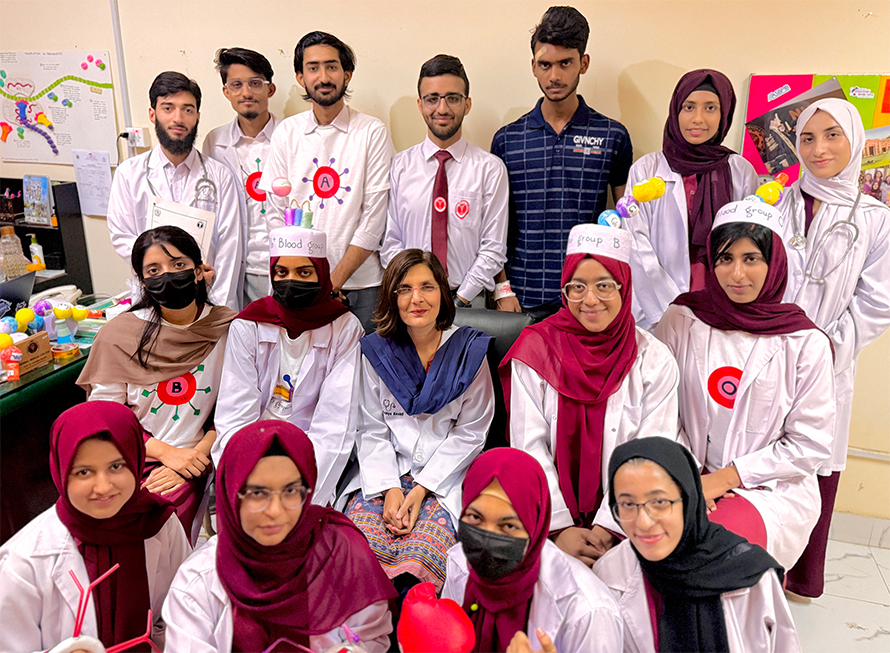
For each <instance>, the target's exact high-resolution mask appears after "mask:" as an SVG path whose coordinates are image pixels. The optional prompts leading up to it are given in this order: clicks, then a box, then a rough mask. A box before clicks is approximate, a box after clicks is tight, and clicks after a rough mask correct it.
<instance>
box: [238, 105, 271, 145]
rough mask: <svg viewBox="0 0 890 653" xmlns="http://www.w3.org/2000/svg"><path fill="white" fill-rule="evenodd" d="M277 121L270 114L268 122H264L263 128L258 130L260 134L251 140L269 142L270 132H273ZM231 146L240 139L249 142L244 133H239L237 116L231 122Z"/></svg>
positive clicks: (239, 126) (239, 127)
mask: <svg viewBox="0 0 890 653" xmlns="http://www.w3.org/2000/svg"><path fill="white" fill-rule="evenodd" d="M277 123H278V121H277V120H276V119H275V116H273V115H272V114H271V113H270V114H269V120H267V121H266V124H265V126H264V127H263V128H262V129H261V130H260V133H259V134H257V135H256V137H255V138H254V139H253V140H267V141H268V140H271V139H272V132H274V131H275V125H276V124H277ZM231 136H232V144H233V145H234V144H237V143H238V141H240V140H241V139H242V138H244V139H247V140H250V137H249V136H245V135H244V132H243V131H241V124H240V123H239V122H238V116H235V119H234V120H233V121H232V131H231Z"/></svg>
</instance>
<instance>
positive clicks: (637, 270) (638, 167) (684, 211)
mask: <svg viewBox="0 0 890 653" xmlns="http://www.w3.org/2000/svg"><path fill="white" fill-rule="evenodd" d="M729 169H730V171H731V172H732V199H733V200H740V199H742V198H743V197H745V196H746V195H750V194H751V193H753V192H754V191H755V190H757V174H756V173H755V172H754V167H753V166H752V165H751V164H750V163H748V162H747V161H746V160H745V159H743V158H742V157H740V156H739V155H737V154H732V155H730V157H729ZM650 177H661V178H662V179H664V183H665V186H666V190H665V192H664V195H663V196H662V197H660V198H658V199H657V200H652V201H651V202H646V203H641V204H640V213H639V215H637V216H635V217H633V218H624V219H622V220H621V225H622V227H623V228H624V229H626V230H627V231H629V232H630V233H631V235H632V236H633V238H634V248H633V251H632V252H631V255H630V268H631V270H632V271H633V278H634V282H635V283H634V293H633V295H634V296H633V315H634V319H635V320H636V321H637V326H640V327H643V328H644V329H646V330H647V331H652V329H653V328H655V325H656V324H658V321H659V320H660V319H661V315H662V313H664V311H665V309H667V307H668V305H669V304H670V303H671V302H672V301H674V299H676V298H677V295H679V294H681V293H684V292H687V291H688V290H689V217H688V207H687V204H686V190H685V188H684V187H683V176H682V175H680V174H679V173H677V172H674V171H673V170H672V169H671V166H670V165H669V164H668V162H667V159H666V158H665V157H664V154H663V153H661V152H651V153H649V154H646V155H645V156H642V157H640V159H639V160H637V162H636V163H634V164H633V165H632V166H631V168H630V173H629V176H628V179H627V193H626V194H627V195H632V192H631V191H632V189H633V186H634V184H636V183H639V182H641V181H645V180H647V179H649V178H650Z"/></svg>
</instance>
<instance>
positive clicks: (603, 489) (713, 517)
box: [0, 70, 890, 653]
mask: <svg viewBox="0 0 890 653" xmlns="http://www.w3.org/2000/svg"><path fill="white" fill-rule="evenodd" d="M734 104H735V100H734V95H733V92H732V87H731V85H730V84H729V81H728V80H727V79H726V78H725V77H724V76H723V75H721V74H720V73H718V72H716V71H711V70H701V71H693V72H692V73H689V74H687V75H685V76H684V77H683V79H681V80H680V82H679V83H678V85H677V88H676V90H675V93H674V97H673V99H672V102H671V107H670V113H669V117H668V120H667V123H666V126H665V141H664V142H665V146H664V150H663V152H661V153H657V154H651V155H647V156H645V157H643V158H641V159H640V160H639V161H638V162H637V163H636V164H634V167H633V169H632V170H631V181H632V182H633V181H638V180H641V179H645V178H648V177H651V176H655V175H658V176H661V177H662V178H663V179H664V181H665V183H666V186H667V192H666V193H665V196H664V197H663V198H661V199H660V200H656V201H653V202H651V203H648V204H644V205H642V206H641V208H640V211H639V213H638V214H637V215H635V216H632V217H630V218H627V219H625V220H624V224H623V227H624V228H623V229H616V228H614V227H606V226H601V225H595V224H581V225H578V226H576V227H574V228H573V229H572V231H571V234H570V236H569V240H568V243H567V246H566V256H565V261H564V265H563V269H562V279H561V284H562V290H561V292H562V298H563V308H561V309H560V310H559V311H558V312H557V313H556V314H554V315H553V316H551V317H548V318H546V319H544V320H543V321H541V322H539V323H536V324H533V325H531V326H529V327H527V328H526V329H524V330H523V332H522V334H521V335H520V336H519V338H518V340H517V341H516V343H515V344H514V346H513V347H512V349H511V350H510V352H509V353H508V355H507V356H506V358H505V359H504V360H503V361H501V363H500V374H501V381H502V385H503V388H504V394H505V401H506V406H507V408H508V410H509V413H510V415H509V417H510V421H509V440H510V445H511V446H510V447H509V448H496V449H493V450H490V451H487V452H485V453H482V451H483V448H484V446H485V443H486V438H487V436H488V430H489V427H490V425H491V422H492V417H493V414H494V406H495V390H494V388H493V384H492V379H491V375H490V373H489V368H488V365H487V363H486V355H487V351H488V348H489V347H488V345H489V340H490V338H489V336H487V335H486V334H484V333H482V332H480V331H478V330H475V329H472V328H469V327H459V328H458V327H455V326H454V317H455V311H456V309H455V303H454V300H453V298H452V295H451V292H450V290H449V287H448V279H447V275H446V273H445V270H444V268H443V266H442V264H441V263H440V262H439V260H438V259H437V258H436V257H435V256H434V255H433V254H431V253H430V252H424V251H421V250H417V249H408V250H405V251H402V252H400V253H399V254H397V255H395V256H394V257H393V259H392V260H391V262H390V263H389V265H388V266H387V268H386V270H385V272H384V276H383V281H382V284H381V290H380V295H379V297H378V299H377V305H376V309H375V312H374V320H375V323H376V325H377V330H376V331H375V332H374V333H372V334H371V335H368V336H364V331H363V329H362V327H361V324H360V323H359V321H358V319H357V318H356V317H355V316H354V315H353V314H352V313H351V312H350V311H349V310H348V309H347V308H346V307H345V306H344V305H343V304H342V303H340V302H339V301H337V300H336V299H334V298H333V297H332V284H331V279H330V266H329V264H328V261H327V258H326V252H325V248H326V238H325V234H324V233H323V232H321V231H317V230H314V229H305V228H301V227H295V226H285V227H282V228H279V229H275V230H273V231H272V232H271V233H270V235H269V241H270V249H269V252H270V266H269V273H270V278H271V285H272V289H273V290H272V295H271V296H269V297H264V298H261V299H259V300H257V301H254V302H253V303H251V304H250V305H249V306H247V307H246V308H245V309H244V310H243V311H241V312H240V313H238V314H237V315H236V313H235V312H234V311H232V310H230V309H228V308H225V307H219V306H211V305H210V303H209V301H208V299H207V290H206V283H205V281H204V268H203V267H202V263H203V261H202V258H201V252H200V249H199V248H198V246H197V244H196V243H195V242H194V240H193V239H192V238H191V237H190V236H189V235H188V234H186V233H185V232H183V231H181V230H179V229H177V228H175V227H158V228H155V229H152V230H150V231H147V232H145V233H143V234H142V235H141V236H139V238H138V239H137V240H136V242H135V244H134V247H133V253H132V259H131V260H132V264H133V269H134V271H135V273H136V276H137V278H138V279H139V282H140V285H141V289H142V299H141V301H140V302H139V303H138V304H136V305H135V306H134V307H133V309H132V310H131V311H129V312H128V313H125V314H123V315H121V316H119V317H117V318H115V319H113V320H111V321H110V322H109V323H108V324H107V325H106V326H105V327H103V329H102V330H101V331H100V332H99V335H98V337H97V338H96V340H95V343H94V344H93V348H92V352H91V355H90V358H89V360H88V362H87V365H86V367H85V369H84V371H83V374H82V376H81V378H80V379H79V383H80V384H81V385H82V386H83V387H84V388H85V389H86V390H87V393H88V401H87V403H85V404H83V405H80V406H76V407H74V408H72V409H70V410H69V411H66V412H65V413H64V414H63V415H62V416H61V417H60V418H59V419H58V421H57V422H56V424H55V425H54V427H53V432H52V435H51V443H52V455H51V461H50V464H51V469H52V472H53V479H54V481H55V483H56V486H57V489H58V490H59V494H60V498H59V500H58V502H57V503H56V505H55V506H54V507H53V508H50V509H49V510H48V511H46V512H45V513H43V514H42V515H40V516H39V517H37V518H36V519H35V520H34V521H33V522H32V523H31V524H29V525H28V526H27V527H26V528H24V529H23V530H22V531H20V532H19V533H17V534H16V535H15V536H14V537H13V538H12V539H11V540H10V541H9V542H7V543H6V544H5V545H4V546H3V547H2V549H0V575H2V578H3V580H4V582H3V583H2V584H0V614H2V622H3V623H2V626H3V627H2V628H0V649H2V650H10V651H43V650H46V649H47V648H52V647H56V646H57V645H58V646H59V647H60V648H57V649H56V650H58V651H70V650H76V649H77V648H78V646H77V645H76V644H72V642H71V640H69V638H70V637H71V635H72V634H73V632H74V628H75V625H76V623H75V622H76V621H77V614H76V613H77V610H76V608H77V607H78V600H77V598H78V595H77V586H76V585H75V584H74V582H73V581H72V580H71V578H70V577H69V574H68V570H69V569H70V570H72V571H73V572H74V574H75V575H76V576H77V577H78V578H79V579H80V583H81V584H82V585H83V586H86V585H87V584H88V583H90V582H94V581H97V580H98V579H100V578H102V577H103V575H104V574H106V572H108V571H109V570H111V569H112V568H113V567H114V565H115V564H120V567H119V568H118V569H117V570H116V571H114V572H113V573H112V574H111V576H110V577H108V578H105V579H104V580H102V581H101V582H99V583H98V585H97V586H96V588H95V590H93V592H94V593H93V597H92V599H91V601H90V602H88V603H87V604H86V605H87V608H86V617H85V618H84V619H83V623H82V628H81V630H82V632H83V633H84V634H86V635H90V636H92V637H96V638H98V639H99V640H101V643H102V644H104V646H105V647H110V646H112V645H114V644H117V643H120V642H122V641H126V640H128V639H131V638H134V637H138V636H139V635H141V634H142V633H144V632H145V624H146V615H147V614H148V610H149V609H151V611H152V612H151V615H152V619H153V625H154V626H155V631H154V632H153V638H154V641H155V642H157V643H161V642H162V641H163V639H164V637H166V646H167V650H171V651H176V652H177V653H178V652H180V651H228V650H237V651H280V650H294V646H295V645H296V644H299V645H301V646H306V647H309V648H310V649H312V650H316V651H318V650H324V649H325V648H327V647H329V646H333V645H335V644H338V643H339V642H343V641H345V635H344V632H343V630H342V628H341V627H342V626H344V625H346V626H348V628H350V629H351V631H352V632H354V633H355V634H356V635H357V636H358V637H359V638H360V639H361V641H362V646H363V647H364V648H365V649H366V650H368V651H383V650H387V648H388V646H389V638H388V636H389V633H390V632H391V631H392V628H393V612H392V610H393V609H397V607H396V606H397V605H398V600H397V598H396V597H398V596H400V595H401V596H404V595H405V594H406V593H407V591H408V590H409V589H410V587H412V586H413V585H414V584H416V583H417V582H419V581H428V582H431V583H433V584H434V586H435V587H436V589H437V590H439V591H440V592H441V596H443V597H447V598H452V599H454V600H455V601H457V602H458V603H459V604H460V605H461V606H463V608H464V609H465V610H466V611H467V614H468V615H469V618H470V619H471V621H472V623H473V625H474V629H475V634H476V649H475V650H477V651H511V652H514V653H517V652H524V651H532V650H539V649H543V650H545V651H547V652H548V653H551V652H552V651H561V652H562V653H569V652H572V651H618V650H625V651H692V650H695V651H793V650H799V648H800V646H799V643H798V640H797V636H796V634H795V630H794V625H793V621H792V619H791V615H790V612H789V610H788V606H787V604H786V602H785V597H784V595H783V591H782V588H783V583H784V584H785V587H786V588H788V589H790V590H792V591H794V592H797V593H799V594H803V595H807V596H818V595H820V594H821V591H822V583H823V566H824V555H825V544H826V539H827V526H828V522H829V520H830V514H831V509H832V506H833V502H834V493H835V492H836V489H837V482H838V477H839V473H840V471H841V470H842V469H843V466H844V460H845V455H846V445H847V437H848V430H849V416H850V412H849V411H850V401H851V396H852V388H853V375H854V372H855V363H856V357H857V356H858V354H859V352H860V351H861V350H862V348H864V347H865V346H867V345H868V344H870V343H871V342H873V341H874V340H875V339H876V338H877V337H878V336H879V335H880V334H881V333H882V332H883V331H884V330H885V329H886V327H887V325H888V323H890V294H888V293H890V290H888V289H887V288H886V285H885V283H884V282H885V281H886V279H887V278H890V209H888V208H887V207H886V206H881V205H880V203H879V202H877V201H875V200H873V199H872V198H868V197H866V196H863V195H862V194H861V193H860V192H859V190H858V189H859V187H860V184H859V165H860V160H861V152H862V148H863V145H864V131H863V127H862V123H861V120H860V119H859V117H858V114H857V112H856V110H855V108H854V107H853V106H852V105H850V104H849V103H848V102H845V101H843V100H836V99H828V100H819V101H817V102H815V103H814V104H812V105H811V106H810V107H809V108H807V109H806V110H805V111H804V112H803V113H802V114H801V116H800V118H799V121H798V128H797V141H798V142H797V147H798V152H799V153H800V159H801V162H802V165H801V179H800V182H799V183H797V184H795V185H794V186H793V187H791V188H789V189H787V190H786V192H785V194H784V197H783V199H782V201H781V203H780V204H779V205H778V206H776V207H772V206H770V205H768V204H765V203H763V202H760V201H759V200H758V199H752V198H750V197H748V196H749V195H750V194H751V193H752V192H753V191H754V189H755V184H756V181H755V176H754V174H753V171H752V170H751V169H750V166H749V165H748V164H747V163H745V162H744V161H743V160H742V159H741V158H740V157H738V156H737V155H735V154H734V153H733V152H732V151H731V150H729V149H728V148H725V147H723V146H722V145H720V142H721V141H722V140H723V138H724V136H725V135H726V132H727V131H728V129H729V126H730V123H731V119H732V113H733V109H734ZM846 225H852V227H848V226H846ZM307 254H308V256H307ZM635 279H636V282H635ZM647 329H651V330H653V331H654V333H650V331H649V330H647ZM214 468H215V473H216V514H217V526H218V529H219V534H218V535H217V536H215V537H213V538H211V539H210V541H209V542H208V543H207V544H205V545H204V546H202V547H200V548H199V549H198V550H197V551H195V552H194V553H193V554H191V556H189V553H190V551H191V548H190V545H191V546H193V545H194V544H195V542H196V539H197V535H198V531H199V527H200V523H201V519H202V516H203V514H204V511H205V506H206V503H205V502H206V498H207V496H208V490H207V485H208V480H209V479H210V476H211V474H212V472H213V470H214ZM174 511H175V515H176V517H178V522H181V524H182V526H183V527H184V528H183V529H180V528H179V527H178V526H177V525H176V524H177V520H174V519H172V515H173V514H174ZM786 570H787V571H788V574H787V576H786V575H785V572H786ZM162 604H163V608H162V607H161V606H162ZM90 606H92V608H91V607H90ZM164 628H165V629H166V632H164ZM60 642H61V644H60ZM81 643H83V640H81ZM66 646H67V648H64V647H66ZM72 646H74V648H72ZM79 648H80V649H83V650H91V649H89V648H88V647H87V645H86V644H84V645H83V646H79ZM95 650H102V649H101V648H96V649H95Z"/></svg>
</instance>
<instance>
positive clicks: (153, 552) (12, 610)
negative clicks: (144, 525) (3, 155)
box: [0, 505, 191, 653]
mask: <svg viewBox="0 0 890 653" xmlns="http://www.w3.org/2000/svg"><path fill="white" fill-rule="evenodd" d="M190 553H191V547H190V546H189V543H188V540H187V539H186V536H185V531H184V530H183V528H182V524H180V523H179V520H178V519H177V518H176V515H171V516H170V518H169V519H168V520H167V522H166V523H165V524H164V526H163V527H162V528H161V530H160V531H159V532H158V534H157V535H155V536H154V537H152V538H150V539H147V540H145V566H146V570H147V572H148V592H149V596H150V598H151V611H152V619H153V621H154V624H153V627H152V640H153V641H154V642H155V643H156V644H158V645H159V646H161V647H163V645H164V628H165V627H164V622H163V621H162V620H161V605H162V604H163V602H164V597H166V596H167V590H168V588H169V587H170V583H172V582H173V577H174V575H175V574H176V570H177V569H178V568H179V565H181V564H182V563H183V561H185V559H186V558H187V557H188V555H189V554H190ZM69 570H71V571H74V573H75V574H77V579H78V580H79V581H80V584H81V585H82V586H83V587H84V589H86V587H87V585H89V583H90V579H89V576H87V569H86V565H85V564H84V562H83V557H82V556H81V555H80V552H79V551H78V550H77V542H76V541H75V539H74V536H73V535H71V533H70V531H69V530H68V529H67V528H66V527H65V525H64V524H63V523H62V522H61V521H60V520H59V517H58V515H57V513H56V507H55V505H53V506H52V507H51V508H48V509H47V510H45V511H44V512H42V513H41V514H39V515H38V516H37V517H35V518H34V519H33V520H31V522H30V523H29V524H28V525H27V526H25V527H24V528H23V529H22V530H20V531H19V532H18V533H16V534H15V535H14V536H13V537H12V539H10V540H9V541H8V542H6V543H5V544H4V545H3V546H2V547H0V579H2V581H0V615H2V627H0V651H4V652H7V651H8V652H10V653H25V652H26V651H45V650H47V649H49V648H52V647H54V646H55V645H56V644H58V643H59V642H61V641H62V640H64V639H67V638H69V637H71V636H72V635H73V634H74V621H75V619H76V617H77V604H78V601H79V599H80V593H79V592H78V590H77V586H76V585H75V584H74V581H73V580H72V579H71V576H70V575H69V573H68V571H69ZM115 573H118V572H115ZM105 582H108V581H105ZM145 617H146V619H147V618H148V613H147V612H146V614H145ZM82 634H84V635H90V636H92V637H97V636H98V634H99V633H98V626H97V624H96V608H95V605H94V602H93V599H92V597H91V598H90V602H89V605H88V607H87V611H86V618H85V619H84V622H83V630H82ZM114 643H115V644H120V643H121V642H114ZM168 650H171V651H172V650H176V649H175V648H174V649H168Z"/></svg>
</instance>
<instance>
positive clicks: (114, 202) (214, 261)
mask: <svg viewBox="0 0 890 653" xmlns="http://www.w3.org/2000/svg"><path fill="white" fill-rule="evenodd" d="M146 160H148V169H149V172H148V175H146ZM167 163H168V161H167V158H166V157H165V156H163V153H162V150H161V147H160V145H158V146H157V147H155V148H153V149H151V150H149V151H148V152H145V153H144V154H139V155H137V156H134V157H131V158H129V159H127V160H126V161H123V162H121V164H120V165H119V166H118V168H117V171H116V172H115V173H114V179H113V180H112V183H111V195H110V196H109V198H108V232H109V235H110V236H111V244H112V245H113V246H114V251H116V252H117V253H118V255H119V256H120V257H121V258H122V259H124V262H125V263H126V264H127V265H128V266H129V265H130V256H131V254H132V253H133V244H134V243H135V242H136V239H137V238H138V237H139V235H140V234H141V233H142V232H144V231H145V230H146V229H147V228H148V227H147V225H148V207H149V204H150V202H151V198H152V196H153V193H152V192H151V190H150V189H149V187H148V182H147V178H149V177H150V179H151V184H152V186H154V188H155V190H157V191H158V193H159V194H160V196H161V197H162V198H163V199H166V200H173V201H179V202H180V203H182V204H184V205H189V204H190V203H191V202H192V200H193V199H194V197H195V186H196V184H197V183H198V181H199V180H200V179H201V177H202V176H203V168H202V167H201V163H200V161H199V159H198V151H197V150H196V149H194V148H193V149H192V151H191V153H190V154H189V156H188V158H186V160H185V161H184V162H183V163H182V164H180V165H181V166H186V167H187V168H188V174H187V175H186V177H185V180H184V181H183V182H182V183H183V186H182V188H181V196H180V197H175V195H174V191H173V189H172V188H171V187H170V183H169V182H168V181H167V176H166V173H165V171H164V166H165V165H166V164H167ZM204 165H205V166H206V167H207V178H208V179H209V180H210V181H212V182H213V183H214V184H215V185H216V192H217V210H216V221H215V222H214V225H213V235H212V237H211V240H210V247H209V251H208V252H207V253H206V257H205V259H204V262H205V263H208V264H210V265H211V266H213V268H214V269H215V270H216V277H215V279H214V282H213V287H212V289H211V298H212V299H213V301H214V302H215V303H218V304H225V305H226V306H228V307H229V308H231V309H234V310H236V311H237V310H239V309H240V308H241V284H242V277H243V274H244V270H243V265H244V251H245V249H244V237H245V236H244V234H243V231H242V225H243V224H244V219H243V217H242V215H241V202H240V200H239V198H238V189H237V181H236V179H235V177H234V176H233V175H232V173H231V172H230V171H229V169H228V168H226V166H225V165H224V164H222V163H220V162H219V161H217V160H216V159H210V158H208V157H204Z"/></svg>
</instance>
